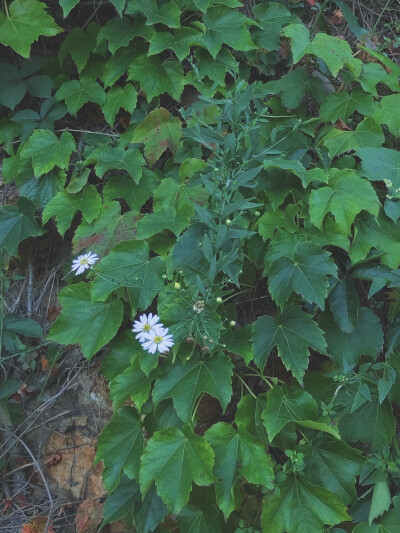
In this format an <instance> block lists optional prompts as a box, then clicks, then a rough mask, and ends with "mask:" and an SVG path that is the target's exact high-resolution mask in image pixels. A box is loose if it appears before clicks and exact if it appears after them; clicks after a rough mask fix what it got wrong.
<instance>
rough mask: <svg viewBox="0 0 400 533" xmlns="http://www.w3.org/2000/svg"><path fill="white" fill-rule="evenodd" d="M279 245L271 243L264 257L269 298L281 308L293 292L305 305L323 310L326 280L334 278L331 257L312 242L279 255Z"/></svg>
mask: <svg viewBox="0 0 400 533" xmlns="http://www.w3.org/2000/svg"><path fill="white" fill-rule="evenodd" d="M280 246H281V244H280V242H279V241H277V242H276V243H275V242H274V241H272V244H271V245H270V247H269V249H268V252H267V255H266V257H265V262H266V273H267V274H268V288H269V292H270V294H271V296H272V298H273V299H274V300H275V301H276V303H277V304H278V305H279V306H280V307H281V308H282V306H283V305H284V304H285V302H287V300H288V299H289V298H290V295H291V294H292V292H296V293H297V294H300V295H302V296H303V297H304V298H305V300H307V302H310V303H316V304H317V305H318V306H319V307H320V309H324V307H325V299H326V296H327V290H328V286H329V283H328V276H329V275H330V276H334V277H336V274H337V266H336V264H335V263H334V262H333V261H332V259H331V258H330V253H329V252H326V251H323V250H321V247H320V246H317V245H316V244H313V243H311V242H301V243H299V244H298V245H297V246H295V248H293V249H292V250H290V251H288V253H285V252H284V251H283V253H282V255H278V253H279V252H277V250H278V251H279V249H280ZM277 255H278V257H277V258H276V259H275V257H276V256H277Z"/></svg>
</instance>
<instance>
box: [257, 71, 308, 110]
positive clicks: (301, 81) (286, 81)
mask: <svg viewBox="0 0 400 533" xmlns="http://www.w3.org/2000/svg"><path fill="white" fill-rule="evenodd" d="M311 82H312V79H310V77H309V74H308V72H307V71H306V70H305V69H295V70H292V72H290V73H289V74H285V75H284V76H282V77H281V78H280V79H279V80H277V81H270V82H269V83H268V84H267V86H266V87H267V88H268V90H270V91H271V92H273V93H274V94H281V95H282V103H283V105H284V106H285V107H288V108H290V109H293V108H296V107H298V106H299V105H300V103H301V101H302V99H303V97H304V96H305V94H306V92H307V90H308V89H309V85H310V83H311Z"/></svg>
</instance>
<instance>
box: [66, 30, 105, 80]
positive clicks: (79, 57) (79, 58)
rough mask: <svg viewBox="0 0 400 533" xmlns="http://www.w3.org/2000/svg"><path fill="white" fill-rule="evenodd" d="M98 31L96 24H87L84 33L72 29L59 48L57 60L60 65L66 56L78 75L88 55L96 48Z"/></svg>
mask: <svg viewBox="0 0 400 533" xmlns="http://www.w3.org/2000/svg"><path fill="white" fill-rule="evenodd" d="M98 31H99V27H98V25H97V24H94V23H92V24H89V26H88V27H87V29H86V32H85V31H84V30H83V28H79V27H77V28H72V30H71V31H69V32H68V35H67V37H66V38H65V40H64V42H63V43H62V45H61V47H60V51H59V53H58V58H59V60H60V63H62V62H63V61H64V59H65V58H66V57H67V55H68V54H70V55H71V57H72V60H73V62H74V63H75V65H76V68H77V69H78V72H79V73H80V72H81V71H82V70H83V69H84V68H85V65H86V63H87V61H88V59H89V56H90V54H91V53H92V52H93V51H94V49H95V48H96V39H97V34H98Z"/></svg>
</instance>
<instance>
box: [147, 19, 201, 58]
mask: <svg viewBox="0 0 400 533" xmlns="http://www.w3.org/2000/svg"><path fill="white" fill-rule="evenodd" d="M202 42H203V34H202V33H200V32H199V31H197V30H195V29H193V28H184V27H182V28H179V29H178V30H176V31H175V32H174V33H173V34H172V33H169V32H167V31H159V32H156V33H155V35H154V37H153V38H152V39H151V41H150V47H149V52H148V55H149V56H153V55H156V54H160V52H163V51H164V50H173V51H174V52H175V54H176V56H177V58H178V59H179V61H183V60H184V59H185V58H186V57H187V56H188V55H189V52H190V47H191V46H193V45H197V46H199V45H201V44H202Z"/></svg>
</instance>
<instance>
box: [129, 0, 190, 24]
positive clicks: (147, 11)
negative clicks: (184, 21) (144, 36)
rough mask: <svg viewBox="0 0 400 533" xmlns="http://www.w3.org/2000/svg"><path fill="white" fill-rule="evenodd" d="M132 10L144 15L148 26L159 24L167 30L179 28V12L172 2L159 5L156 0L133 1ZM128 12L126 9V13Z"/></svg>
mask: <svg viewBox="0 0 400 533" xmlns="http://www.w3.org/2000/svg"><path fill="white" fill-rule="evenodd" d="M132 9H133V10H134V11H140V12H141V13H143V14H144V15H145V17H146V18H147V22H146V24H147V25H148V26H150V25H152V24H157V22H160V23H161V24H165V25H166V26H167V27H168V28H179V27H180V16H181V12H180V10H179V9H178V7H177V6H176V4H175V3H174V2H166V3H164V4H161V5H159V3H158V2H157V0H135V2H134V3H133V5H132ZM130 12H131V11H130V10H129V8H128V10H127V13H130Z"/></svg>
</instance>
